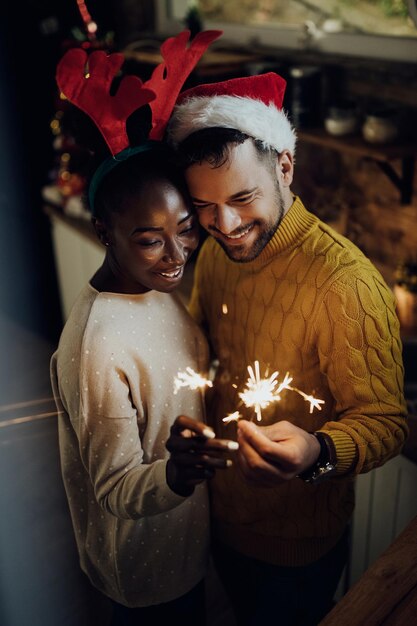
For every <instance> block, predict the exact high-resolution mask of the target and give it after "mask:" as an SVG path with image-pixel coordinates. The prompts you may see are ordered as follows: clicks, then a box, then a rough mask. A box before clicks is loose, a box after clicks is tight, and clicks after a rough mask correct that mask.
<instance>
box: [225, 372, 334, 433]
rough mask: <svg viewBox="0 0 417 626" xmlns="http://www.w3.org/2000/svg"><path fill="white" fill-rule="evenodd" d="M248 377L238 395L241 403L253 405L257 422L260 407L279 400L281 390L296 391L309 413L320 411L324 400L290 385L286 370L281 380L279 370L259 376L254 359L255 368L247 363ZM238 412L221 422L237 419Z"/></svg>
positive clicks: (260, 417)
mask: <svg viewBox="0 0 417 626" xmlns="http://www.w3.org/2000/svg"><path fill="white" fill-rule="evenodd" d="M248 372H249V378H248V379H247V381H246V388H245V389H244V390H243V391H242V392H240V393H239V397H240V398H241V400H243V403H244V404H245V406H247V407H248V408H251V407H253V408H254V410H255V414H256V419H257V420H258V422H260V421H261V419H262V412H261V409H266V407H268V406H269V405H270V404H271V403H272V402H279V401H280V400H281V395H280V394H281V392H282V391H284V390H286V389H288V390H289V391H294V392H295V393H298V395H300V396H301V397H302V398H304V400H306V401H307V402H309V403H310V413H312V412H313V411H314V409H318V410H319V411H321V409H322V407H321V406H320V405H321V404H324V400H319V399H318V398H315V397H314V396H312V395H309V394H307V393H304V391H301V390H300V389H297V387H292V386H291V385H290V383H291V382H292V380H293V379H292V377H291V376H290V375H289V373H288V372H287V373H286V374H285V376H284V379H283V380H282V382H279V381H278V374H279V372H273V374H271V376H269V378H261V375H260V370H259V361H255V369H253V367H252V366H251V365H248ZM237 416H239V417H240V415H239V413H238V412H237V411H236V412H235V413H232V414H231V415H228V416H227V417H225V418H223V422H225V423H228V422H231V421H233V420H236V421H237V420H238V419H239V417H237Z"/></svg>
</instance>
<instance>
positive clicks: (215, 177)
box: [186, 139, 284, 263]
mask: <svg viewBox="0 0 417 626" xmlns="http://www.w3.org/2000/svg"><path fill="white" fill-rule="evenodd" d="M279 174H280V169H279V163H278V159H277V163H276V166H273V165H272V164H271V163H269V162H268V161H267V160H266V159H263V160H261V159H260V158H259V155H258V153H257V151H256V148H255V147H254V145H253V143H252V141H251V140H250V139H248V140H247V141H245V142H244V143H243V144H239V145H236V146H232V147H231V148H230V152H229V158H228V159H227V161H226V163H224V164H223V165H221V166H220V167H213V166H212V165H210V163H208V162H207V161H204V162H203V163H201V164H194V165H191V166H190V167H189V168H188V169H187V171H186V179H187V184H188V188H189V190H190V194H191V197H192V199H193V202H194V205H195V207H196V210H197V213H198V218H199V220H200V223H201V225H202V226H203V228H205V229H206V230H207V231H208V232H209V233H210V234H211V235H212V236H213V237H214V238H215V239H216V240H217V241H218V242H219V244H220V245H221V246H222V248H223V249H224V251H225V252H226V254H227V256H228V257H229V258H230V259H232V260H233V261H238V262H241V263H244V262H246V261H252V260H253V259H255V258H256V257H257V256H258V255H259V254H260V253H261V252H262V250H263V249H264V248H265V246H266V245H267V243H268V242H269V241H270V239H271V238H272V236H273V234H274V233H275V231H276V229H277V227H278V225H279V223H280V221H281V219H282V217H283V214H284V201H283V196H282V191H281V187H280V182H279V180H280V178H279Z"/></svg>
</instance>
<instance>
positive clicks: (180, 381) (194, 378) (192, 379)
mask: <svg viewBox="0 0 417 626" xmlns="http://www.w3.org/2000/svg"><path fill="white" fill-rule="evenodd" d="M181 387H188V389H204V387H213V383H212V382H211V380H208V378H204V377H203V376H201V374H198V373H197V372H195V371H194V370H193V369H192V368H191V367H186V368H185V372H178V374H177V376H176V378H175V379H174V394H177V393H178V390H179V389H180V388H181Z"/></svg>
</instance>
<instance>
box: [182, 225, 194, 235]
mask: <svg viewBox="0 0 417 626" xmlns="http://www.w3.org/2000/svg"><path fill="white" fill-rule="evenodd" d="M195 227H196V225H195V223H192V224H190V225H189V226H187V227H186V228H184V230H182V231H181V232H180V235H186V234H187V233H191V232H192V231H193V230H194V229H195Z"/></svg>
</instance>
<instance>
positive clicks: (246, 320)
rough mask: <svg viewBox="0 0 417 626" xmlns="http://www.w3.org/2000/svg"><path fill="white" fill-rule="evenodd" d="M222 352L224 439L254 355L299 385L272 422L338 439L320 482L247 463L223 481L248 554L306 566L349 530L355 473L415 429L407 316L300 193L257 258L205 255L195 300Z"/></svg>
mask: <svg viewBox="0 0 417 626" xmlns="http://www.w3.org/2000/svg"><path fill="white" fill-rule="evenodd" d="M190 310H191V313H192V314H193V316H194V317H195V319H196V320H197V321H198V322H200V323H201V324H202V326H203V327H204V328H205V329H206V331H207V335H208V336H209V337H210V340H211V343H212V348H213V351H214V354H215V356H216V357H217V358H218V360H219V367H218V369H217V374H216V381H215V385H214V389H213V392H212V393H211V395H210V397H209V396H208V397H207V404H208V418H209V420H211V421H212V424H213V426H214V428H215V431H216V433H217V435H218V436H220V437H228V438H230V437H232V436H233V435H234V429H235V424H228V425H225V424H223V422H222V418H223V417H224V416H225V415H226V414H228V413H232V412H233V411H236V409H239V411H240V413H241V414H242V415H243V416H244V417H246V418H248V419H251V418H253V417H254V414H253V410H252V409H247V408H246V407H244V406H242V403H241V401H240V399H239V396H238V392H239V391H241V390H242V389H243V387H244V384H245V381H246V379H247V377H248V372H247V365H248V364H253V363H254V361H255V360H258V361H259V362H260V369H261V373H262V374H264V373H265V372H267V371H269V374H271V373H272V372H273V371H275V370H278V371H279V373H280V375H279V380H282V378H283V376H284V375H285V373H286V372H289V373H290V375H291V376H292V377H293V383H292V385H293V386H294V387H297V388H298V389H300V390H302V391H304V392H305V393H308V394H313V395H314V396H315V397H316V398H320V399H322V400H324V401H325V404H324V405H322V410H321V411H318V410H314V412H313V413H312V414H310V412H309V403H308V402H306V401H305V400H304V399H303V398H302V397H301V396H300V395H298V394H297V393H294V392H291V391H288V390H287V391H284V392H283V393H282V398H281V401H280V402H278V403H274V404H273V405H271V406H270V407H268V408H267V409H265V410H263V411H262V416H263V422H262V423H263V424H264V425H266V424H270V423H273V422H276V421H278V420H282V419H285V420H289V421H291V422H292V423H294V424H296V425H297V426H300V427H301V428H304V429H305V430H307V431H316V430H322V431H324V432H326V433H328V434H329V435H330V436H331V437H332V440H333V442H334V444H335V448H336V453H337V473H338V476H336V477H335V478H333V479H331V480H328V481H326V482H324V483H322V484H320V485H316V486H311V485H307V484H305V483H303V482H302V481H301V480H300V479H294V480H291V481H289V482H287V483H285V484H282V485H279V486H277V487H276V488H268V489H267V488H265V489H264V488H260V487H252V486H250V485H249V484H247V482H245V481H244V479H243V478H242V477H241V475H240V474H239V472H238V470H237V469H236V468H231V469H230V471H227V472H222V473H218V475H217V476H216V478H215V479H214V481H212V507H213V508H212V511H213V518H214V528H215V532H216V533H217V535H218V536H219V538H220V539H222V540H223V541H224V542H226V543H227V544H229V545H230V546H231V547H233V548H235V549H237V550H239V551H240V552H242V553H244V554H247V555H248V556H253V557H255V558H258V559H261V560H263V561H268V562H271V563H276V564H279V565H305V564H307V563H309V562H312V561H314V560H316V559H318V558H319V557H320V556H322V555H323V554H324V553H325V552H326V551H327V550H329V549H330V548H331V547H332V546H333V545H334V544H335V543H336V542H337V540H338V538H339V537H340V536H341V534H342V532H343V530H344V528H345V526H346V523H347V521H348V519H349V518H350V516H351V513H352V510H353V505H354V490H353V487H354V480H353V478H354V476H355V475H356V474H358V473H360V472H367V471H369V470H371V469H372V468H374V467H377V466H379V465H381V464H383V463H384V462H385V461H387V460H388V459H390V458H391V457H393V456H395V455H396V454H398V452H399V451H400V449H401V446H402V444H403V442H404V440H405V437H406V435H407V424H406V419H405V416H406V412H405V411H406V410H405V402H404V396H403V366H402V357H401V341H400V334H399V323H398V320H397V317H396V314H395V303H394V298H393V294H392V292H391V290H390V289H389V288H388V287H387V286H386V284H385V283H384V281H383V279H382V277H381V276H380V274H379V273H378V271H377V270H376V269H375V267H374V266H373V265H372V264H371V262H370V261H369V260H368V259H367V258H366V257H365V256H364V255H363V253H362V252H361V251H360V250H359V249H358V248H357V247H356V246H355V245H353V244H352V243H351V242H350V241H348V240H347V239H346V238H345V237H343V236H341V235H339V234H338V233H336V232H335V231H334V230H333V229H331V228H330V227H329V226H327V225H326V224H324V223H323V222H321V221H320V220H319V219H318V218H317V217H315V216H314V215H312V214H311V213H309V212H308V211H306V209H305V208H304V206H303V204H302V203H301V201H300V200H299V199H298V198H295V200H294V202H293V204H292V206H291V207H290V209H289V211H288V213H287V214H286V216H285V217H284V219H283V221H282V223H281V224H280V226H279V228H278V230H277V231H276V233H275V235H274V236H273V238H272V239H271V241H270V242H269V244H268V245H267V246H266V248H265V249H264V250H263V251H262V253H261V254H260V255H259V256H258V257H257V258H256V259H255V260H254V261H251V262H248V263H236V262H233V261H231V260H230V259H228V258H227V256H226V254H225V253H224V251H223V250H222V249H221V247H220V246H219V245H218V244H217V242H216V241H215V240H214V239H213V238H211V237H210V238H208V239H207V241H206V242H205V244H204V246H203V248H202V250H201V252H200V255H199V257H198V261H197V267H196V274H195V286H194V290H193V294H192V298H191V302H190Z"/></svg>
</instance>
